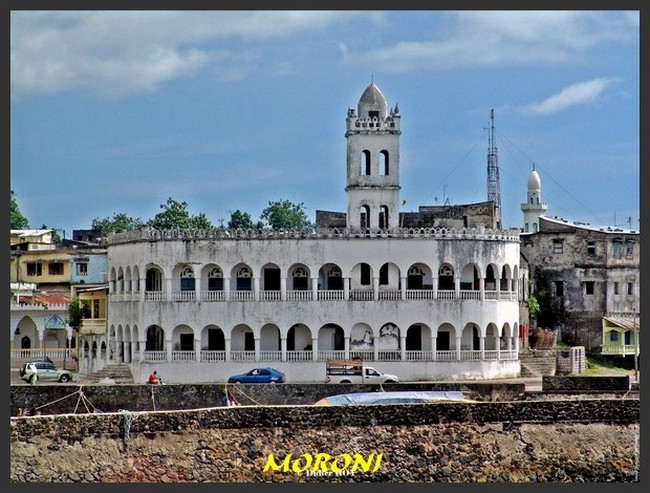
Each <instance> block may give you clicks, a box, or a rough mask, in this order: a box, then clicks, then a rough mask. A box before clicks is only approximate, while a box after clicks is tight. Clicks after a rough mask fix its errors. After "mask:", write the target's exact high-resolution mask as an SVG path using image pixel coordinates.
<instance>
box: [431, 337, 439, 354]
mask: <svg viewBox="0 0 650 493" xmlns="http://www.w3.org/2000/svg"><path fill="white" fill-rule="evenodd" d="M437 351H438V333H437V332H436V333H435V334H431V361H436V360H437V359H438V355H437V354H436V353H437Z"/></svg>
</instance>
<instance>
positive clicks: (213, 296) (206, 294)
mask: <svg viewBox="0 0 650 493" xmlns="http://www.w3.org/2000/svg"><path fill="white" fill-rule="evenodd" d="M200 299H201V301H224V300H225V299H226V297H225V296H224V292H223V291H201V294H200Z"/></svg>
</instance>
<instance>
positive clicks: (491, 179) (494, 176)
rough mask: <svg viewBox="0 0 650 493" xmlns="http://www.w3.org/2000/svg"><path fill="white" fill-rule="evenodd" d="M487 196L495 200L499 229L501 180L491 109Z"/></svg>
mask: <svg viewBox="0 0 650 493" xmlns="http://www.w3.org/2000/svg"><path fill="white" fill-rule="evenodd" d="M487 198H488V200H489V201H491V202H494V215H495V219H496V223H497V229H501V180H500V178H499V155H498V154H497V146H496V143H495V140H494V110H493V109H492V110H490V133H489V136H488V155H487Z"/></svg>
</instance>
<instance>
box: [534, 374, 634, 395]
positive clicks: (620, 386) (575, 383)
mask: <svg viewBox="0 0 650 493" xmlns="http://www.w3.org/2000/svg"><path fill="white" fill-rule="evenodd" d="M631 388H632V384H631V379H630V376H629V375H623V376H593V377H589V376H566V377H565V376H546V375H544V376H543V377H542V391H544V392H558V391H562V392H602V391H609V392H613V391H618V392H624V391H628V390H630V389H631Z"/></svg>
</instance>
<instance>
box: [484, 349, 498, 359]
mask: <svg viewBox="0 0 650 493" xmlns="http://www.w3.org/2000/svg"><path fill="white" fill-rule="evenodd" d="M500 356H501V354H500V352H499V351H497V350H496V349H486V350H485V351H483V359H484V360H486V361H498V360H499V359H501V358H500Z"/></svg>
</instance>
